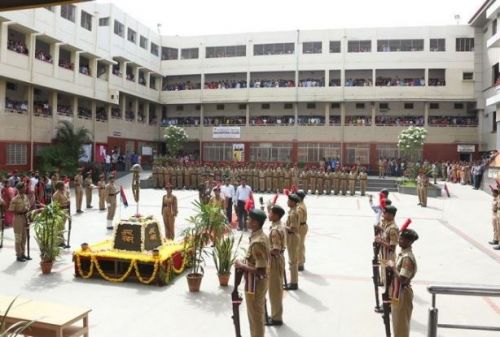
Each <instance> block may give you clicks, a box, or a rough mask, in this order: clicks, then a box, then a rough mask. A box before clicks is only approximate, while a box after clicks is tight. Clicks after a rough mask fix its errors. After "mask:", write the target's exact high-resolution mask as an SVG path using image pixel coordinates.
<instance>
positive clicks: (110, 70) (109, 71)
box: [108, 64, 113, 81]
mask: <svg viewBox="0 0 500 337" xmlns="http://www.w3.org/2000/svg"><path fill="white" fill-rule="evenodd" d="M111 76H113V65H112V64H108V81H111Z"/></svg>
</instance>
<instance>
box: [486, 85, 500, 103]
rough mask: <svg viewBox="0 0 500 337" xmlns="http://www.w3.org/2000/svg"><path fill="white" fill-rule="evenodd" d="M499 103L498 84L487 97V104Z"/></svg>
mask: <svg viewBox="0 0 500 337" xmlns="http://www.w3.org/2000/svg"><path fill="white" fill-rule="evenodd" d="M498 103H500V86H497V87H496V88H495V89H494V90H493V94H492V95H491V96H490V97H488V98H486V106H490V105H496V104H498Z"/></svg>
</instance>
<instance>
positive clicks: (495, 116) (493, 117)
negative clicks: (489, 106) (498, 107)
mask: <svg viewBox="0 0 500 337" xmlns="http://www.w3.org/2000/svg"><path fill="white" fill-rule="evenodd" d="M491 116H492V119H493V120H492V121H491V125H492V130H491V132H497V112H496V111H493V113H492V114H491Z"/></svg>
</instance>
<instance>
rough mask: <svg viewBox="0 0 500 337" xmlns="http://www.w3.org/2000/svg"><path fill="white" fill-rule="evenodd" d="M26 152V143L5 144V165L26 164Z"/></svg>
mask: <svg viewBox="0 0 500 337" xmlns="http://www.w3.org/2000/svg"><path fill="white" fill-rule="evenodd" d="M27 152H28V146H27V145H26V144H7V165H26V164H27V163H28V160H27V158H28V156H27Z"/></svg>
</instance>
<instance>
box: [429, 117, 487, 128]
mask: <svg viewBox="0 0 500 337" xmlns="http://www.w3.org/2000/svg"><path fill="white" fill-rule="evenodd" d="M428 122H429V125H430V126H477V125H478V119H477V117H476V116H471V117H469V116H429V120H428Z"/></svg>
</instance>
